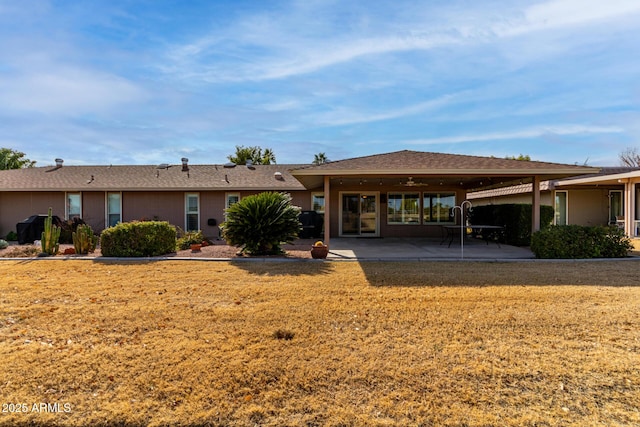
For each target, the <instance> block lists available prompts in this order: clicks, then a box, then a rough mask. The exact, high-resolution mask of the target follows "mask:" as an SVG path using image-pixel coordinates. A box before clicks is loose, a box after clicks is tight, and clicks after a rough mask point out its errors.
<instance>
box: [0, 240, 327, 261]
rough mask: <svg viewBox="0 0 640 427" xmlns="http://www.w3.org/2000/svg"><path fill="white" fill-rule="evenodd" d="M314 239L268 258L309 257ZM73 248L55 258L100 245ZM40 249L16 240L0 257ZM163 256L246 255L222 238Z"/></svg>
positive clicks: (30, 254) (97, 252)
mask: <svg viewBox="0 0 640 427" xmlns="http://www.w3.org/2000/svg"><path fill="white" fill-rule="evenodd" d="M316 240H317V239H316ZM314 242H315V240H313V239H299V240H296V241H295V242H294V243H293V244H285V245H283V249H284V250H285V253H284V254H282V255H270V256H269V258H301V259H305V258H311V252H310V250H311V245H313V243H314ZM68 248H73V245H67V244H61V245H60V251H59V253H58V255H55V257H56V258H59V257H69V258H75V257H100V256H102V254H101V253H100V247H98V248H96V250H95V252H92V253H89V254H87V255H75V254H74V255H64V251H65V249H68ZM40 251H41V249H40V246H36V245H29V244H27V245H18V244H17V243H16V242H11V244H10V245H9V247H8V248H6V249H0V258H32V257H36V256H37V255H38V253H39V252H40ZM164 256H165V257H181V258H185V257H186V258H247V256H246V255H238V248H236V247H234V246H229V245H227V244H226V242H224V241H222V240H216V241H213V242H212V243H211V244H210V245H208V246H202V248H201V249H200V250H199V251H192V250H190V249H187V250H181V251H177V252H175V253H171V254H167V255H164Z"/></svg>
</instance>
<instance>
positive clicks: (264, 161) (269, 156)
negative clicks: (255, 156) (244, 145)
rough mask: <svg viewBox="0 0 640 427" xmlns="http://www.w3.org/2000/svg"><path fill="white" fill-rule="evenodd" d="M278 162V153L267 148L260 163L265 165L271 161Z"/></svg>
mask: <svg viewBox="0 0 640 427" xmlns="http://www.w3.org/2000/svg"><path fill="white" fill-rule="evenodd" d="M275 162H276V155H275V154H274V153H273V150H272V149H271V148H265V149H264V153H262V158H261V159H260V163H261V164H263V165H270V164H271V163H275Z"/></svg>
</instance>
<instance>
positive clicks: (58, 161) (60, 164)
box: [56, 158, 64, 168]
mask: <svg viewBox="0 0 640 427" xmlns="http://www.w3.org/2000/svg"><path fill="white" fill-rule="evenodd" d="M62 163H64V160H62V159H60V158H58V159H56V168H61V167H62Z"/></svg>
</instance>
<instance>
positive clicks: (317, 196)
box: [311, 192, 325, 214]
mask: <svg viewBox="0 0 640 427" xmlns="http://www.w3.org/2000/svg"><path fill="white" fill-rule="evenodd" d="M320 198H322V210H315V209H314V207H315V205H316V200H317V199H320ZM324 204H325V199H324V193H323V192H315V193H311V210H312V211H316V212H318V213H320V214H324Z"/></svg>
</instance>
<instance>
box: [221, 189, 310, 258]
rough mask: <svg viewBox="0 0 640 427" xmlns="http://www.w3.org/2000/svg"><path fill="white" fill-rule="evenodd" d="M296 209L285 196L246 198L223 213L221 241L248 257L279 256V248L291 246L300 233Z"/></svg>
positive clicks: (266, 194) (262, 195)
mask: <svg viewBox="0 0 640 427" xmlns="http://www.w3.org/2000/svg"><path fill="white" fill-rule="evenodd" d="M299 215H300V208H299V207H297V206H293V205H292V204H291V196H290V195H288V194H285V193H276V192H265V193H259V194H255V195H252V196H247V197H245V198H243V199H242V200H240V201H239V202H238V203H235V204H233V205H232V206H231V207H230V208H229V209H227V210H226V216H227V219H226V220H225V222H223V223H222V224H221V225H220V228H221V230H222V237H223V238H224V239H225V240H226V241H227V243H229V244H230V245H232V246H238V247H241V252H247V253H249V254H250V255H271V254H279V253H282V249H281V247H280V245H281V244H282V243H283V242H286V243H291V242H293V240H295V239H296V238H297V237H298V232H299V231H300V221H299V220H298V216H299Z"/></svg>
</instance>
